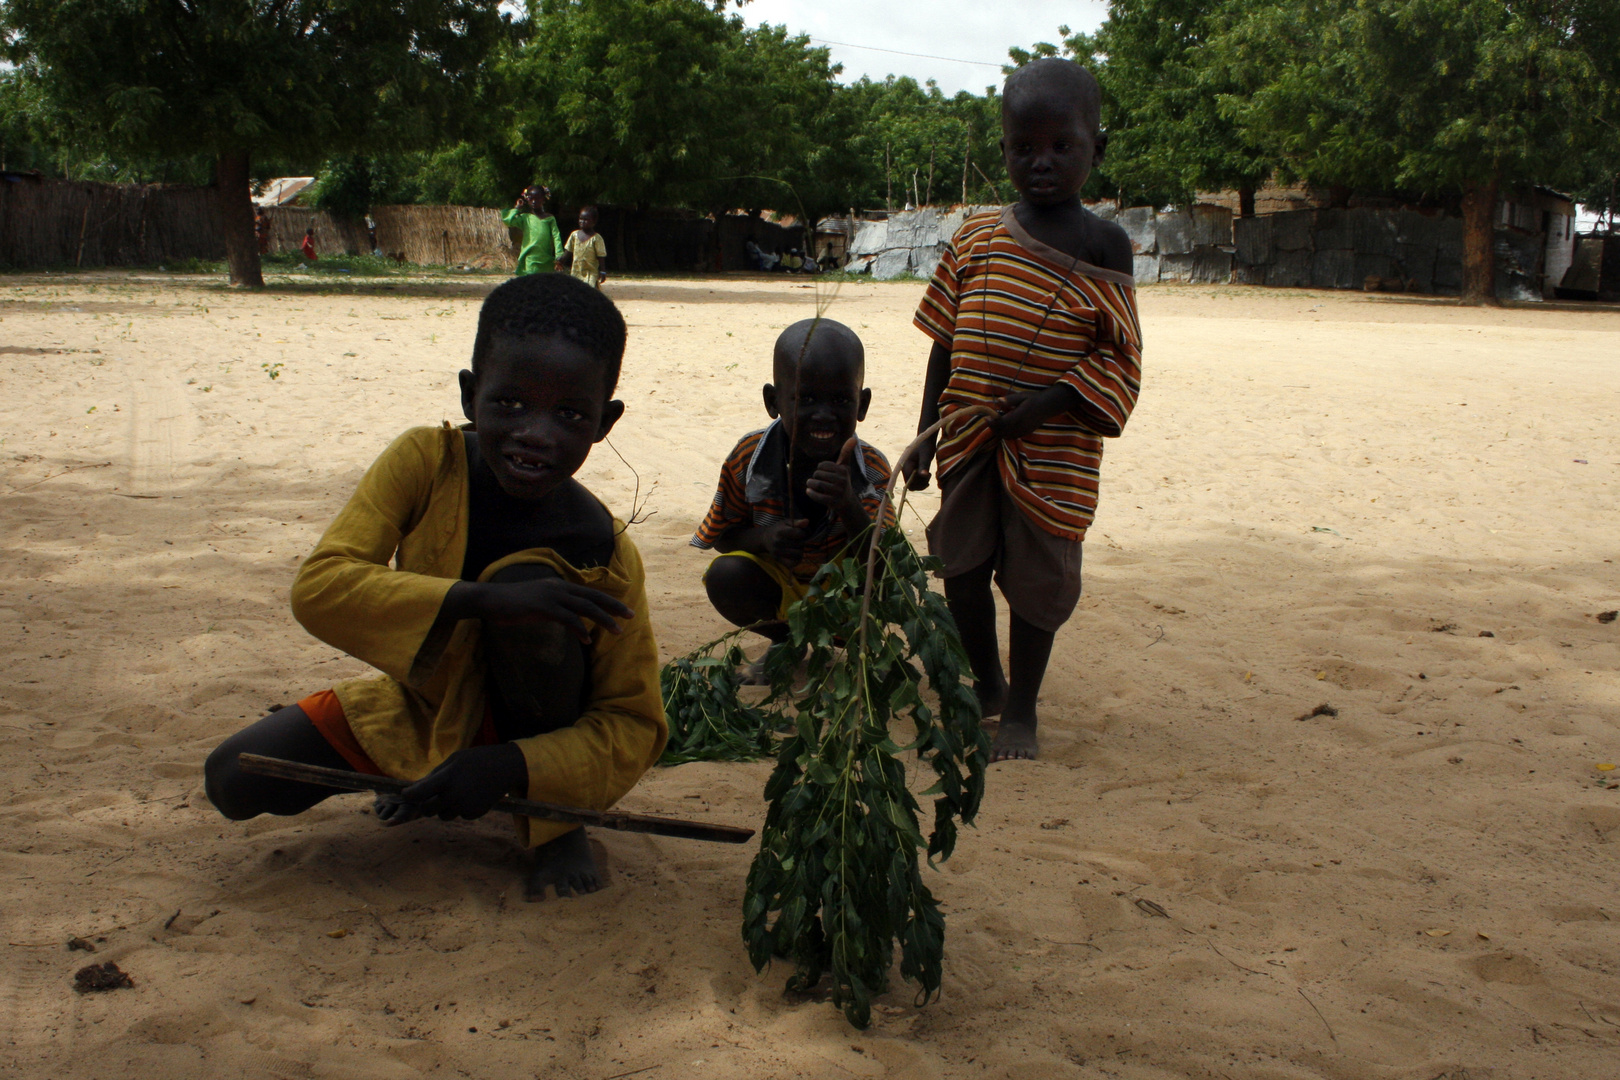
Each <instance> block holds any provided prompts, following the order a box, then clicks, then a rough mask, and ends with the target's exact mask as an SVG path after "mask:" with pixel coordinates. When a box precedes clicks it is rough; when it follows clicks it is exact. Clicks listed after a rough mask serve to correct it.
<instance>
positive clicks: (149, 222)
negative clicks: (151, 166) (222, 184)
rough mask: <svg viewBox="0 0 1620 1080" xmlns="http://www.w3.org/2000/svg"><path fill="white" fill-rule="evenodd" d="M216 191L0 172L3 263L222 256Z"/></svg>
mask: <svg viewBox="0 0 1620 1080" xmlns="http://www.w3.org/2000/svg"><path fill="white" fill-rule="evenodd" d="M219 221H220V218H219V207H218V205H217V203H216V202H215V199H214V190H213V189H212V188H199V187H186V186H182V185H178V184H92V183H87V182H84V181H76V180H41V179H37V178H35V177H31V176H22V175H19V174H16V173H9V174H0V265H3V266H12V267H58V266H155V265H158V264H161V263H163V262H167V261H169V260H173V259H188V258H191V259H223V258H224V257H225V242H224V240H223V239H222V238H221V234H220V227H219Z"/></svg>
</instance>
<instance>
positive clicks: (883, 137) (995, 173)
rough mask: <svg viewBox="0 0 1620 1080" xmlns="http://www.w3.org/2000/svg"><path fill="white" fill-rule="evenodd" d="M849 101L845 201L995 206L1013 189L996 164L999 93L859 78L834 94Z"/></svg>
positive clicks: (892, 78)
mask: <svg viewBox="0 0 1620 1080" xmlns="http://www.w3.org/2000/svg"><path fill="white" fill-rule="evenodd" d="M839 93H840V95H842V96H844V97H845V98H847V99H848V100H849V102H850V104H849V108H850V111H851V113H852V115H851V117H850V120H849V124H850V131H849V135H848V139H849V145H850V146H851V149H852V150H853V151H854V156H855V158H856V163H855V165H856V168H855V171H854V172H852V173H851V175H850V183H849V187H850V188H851V191H850V197H849V199H848V202H847V203H846V205H852V204H853V205H861V206H879V205H881V206H884V207H888V208H894V207H898V206H901V205H904V204H905V203H908V202H915V203H931V202H935V201H936V200H943V201H946V202H956V201H958V200H961V201H964V202H985V203H997V202H1001V201H1002V200H1003V199H1004V198H1006V197H1007V196H1008V195H1009V194H1010V191H1011V189H1010V188H1009V187H1008V185H1007V183H1006V179H1007V174H1006V170H1005V169H1004V168H1003V167H1002V161H1001V150H1000V146H999V143H1000V140H1001V98H1000V97H999V96H998V95H997V94H996V92H995V89H994V88H993V87H987V88H986V91H985V93H984V94H983V95H982V96H981V95H976V94H970V93H968V92H967V91H965V90H963V91H958V92H957V93H956V94H955V95H954V96H952V97H946V96H945V94H944V93H943V92H942V91H941V90H940V89H939V87H938V86H936V85H934V83H933V82H932V81H930V82H928V83H927V84H926V85H919V84H918V83H917V81H916V80H915V79H912V78H909V77H907V76H900V77H896V76H893V75H891V76H889V77H888V78H887V79H884V80H883V81H882V82H873V81H871V80H869V79H865V78H863V79H861V80H860V81H859V82H856V83H854V84H853V85H851V86H848V87H844V88H842V89H841V90H840V91H839Z"/></svg>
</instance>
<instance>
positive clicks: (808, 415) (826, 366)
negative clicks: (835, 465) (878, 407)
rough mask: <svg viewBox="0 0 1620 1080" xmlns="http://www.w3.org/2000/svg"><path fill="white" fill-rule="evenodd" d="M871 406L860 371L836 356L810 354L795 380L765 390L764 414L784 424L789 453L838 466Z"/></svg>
mask: <svg viewBox="0 0 1620 1080" xmlns="http://www.w3.org/2000/svg"><path fill="white" fill-rule="evenodd" d="M871 404H872V391H870V390H866V389H863V388H862V387H861V376H860V368H859V366H858V365H857V364H856V363H855V362H854V361H853V360H851V359H850V358H849V357H847V356H844V355H841V354H839V353H837V352H819V353H818V352H813V353H811V354H810V355H807V356H805V358H804V360H803V361H802V362H801V363H800V365H799V374H798V379H797V380H794V379H793V378H792V377H787V378H783V379H782V380H781V381H780V382H779V383H777V384H775V385H772V384H771V383H766V384H765V411H766V412H768V413H770V414H771V415H772V416H780V417H781V418H782V419H783V422H784V423H786V424H787V427H788V432H789V433H790V434H791V435H792V437H793V449H794V450H795V451H797V452H798V453H799V454H800V455H802V456H803V457H807V458H809V459H810V460H811V461H834V460H836V459H837V457H838V453H839V451H840V450H842V449H843V448H844V443H846V442H848V441H849V437H850V436H851V435H854V434H855V425H856V424H857V423H859V422H860V421H862V420H864V419H866V410H867V408H868V407H869V406H870V405H871Z"/></svg>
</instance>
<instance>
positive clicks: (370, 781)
mask: <svg viewBox="0 0 1620 1080" xmlns="http://www.w3.org/2000/svg"><path fill="white" fill-rule="evenodd" d="M236 760H237V763H238V764H239V765H241V767H242V771H243V772H250V773H255V774H257V775H259V776H274V777H276V778H277V779H279V780H297V781H300V782H302V783H305V784H318V785H320V786H321V787H330V788H340V789H342V790H344V791H384V792H388V793H389V794H398V793H399V792H401V791H404V790H405V789H406V788H408V787H410V786H411V783H412V781H409V780H396V779H394V778H393V777H392V776H370V775H368V774H366V773H357V772H349V771H348V770H347V769H328V768H326V767H324V766H321V765H304V764H302V763H300V762H297V761H287V760H285V759H283V758H274V757H265V756H264V755H263V754H241V755H238V757H237V759H236ZM495 809H497V810H505V811H507V812H509V813H513V814H521V815H523V816H524V817H531V818H540V819H541V820H543V821H566V822H569V823H571V824H575V825H594V826H596V827H597V828H599V829H617V830H619V831H620V832H642V833H654V834H656V835H658V836H679V837H683V838H685V839H687V840H712V841H714V842H715V843H719V844H745V843H747V842H748V841H749V840H751V839H752V838H753V836H754V830H753V829H743V828H738V827H737V826H735V825H705V824H704V823H702V822H700V821H683V820H681V819H680V818H666V817H653V816H651V815H649V814H629V813H625V812H623V811H620V810H585V809H582V808H580V807H576V806H558V805H557V804H556V803H546V802H535V801H533V800H531V799H514V798H512V797H511V796H507V797H506V798H503V799H501V800H500V801H499V802H497V803H496V804H495Z"/></svg>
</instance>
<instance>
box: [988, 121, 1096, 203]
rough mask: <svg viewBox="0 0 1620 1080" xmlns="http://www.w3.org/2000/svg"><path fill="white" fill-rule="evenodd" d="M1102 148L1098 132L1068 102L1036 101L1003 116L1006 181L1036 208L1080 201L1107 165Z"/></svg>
mask: <svg viewBox="0 0 1620 1080" xmlns="http://www.w3.org/2000/svg"><path fill="white" fill-rule="evenodd" d="M1102 147H1103V140H1102V138H1101V137H1100V136H1099V135H1098V133H1097V131H1096V129H1095V128H1094V127H1093V126H1092V125H1091V124H1090V123H1088V122H1087V121H1086V119H1085V117H1084V115H1083V114H1082V113H1081V111H1080V110H1079V109H1076V108H1075V107H1074V106H1073V105H1072V104H1070V103H1068V102H1065V101H1060V100H1055V99H1041V98H1035V99H1033V100H1030V101H1027V102H1026V103H1024V104H1023V105H1022V106H1020V107H1019V108H1018V109H1016V110H1014V111H1011V112H1008V113H1005V114H1004V115H1003V116H1002V120H1001V152H1002V156H1003V157H1005V158H1006V162H1007V176H1008V177H1009V178H1010V179H1011V180H1012V182H1013V186H1014V187H1016V188H1017V189H1018V193H1019V194H1020V195H1022V196H1023V197H1024V201H1025V202H1027V203H1030V204H1031V205H1034V206H1056V205H1057V204H1059V203H1063V202H1067V201H1068V200H1070V199H1073V198H1075V197H1077V196H1078V195H1079V194H1080V189H1081V188H1083V187H1085V186H1086V181H1087V180H1088V179H1090V177H1091V170H1092V169H1093V168H1095V167H1096V165H1097V163H1098V162H1100V161H1101V160H1102Z"/></svg>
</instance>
